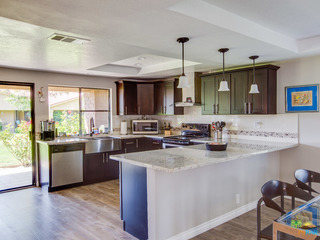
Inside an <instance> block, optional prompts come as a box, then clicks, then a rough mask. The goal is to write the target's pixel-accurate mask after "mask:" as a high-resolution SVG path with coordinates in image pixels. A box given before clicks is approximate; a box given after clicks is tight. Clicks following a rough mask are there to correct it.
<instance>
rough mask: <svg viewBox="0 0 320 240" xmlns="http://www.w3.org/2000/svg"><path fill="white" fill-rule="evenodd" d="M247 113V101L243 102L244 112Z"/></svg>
mask: <svg viewBox="0 0 320 240" xmlns="http://www.w3.org/2000/svg"><path fill="white" fill-rule="evenodd" d="M247 113H248V103H247V102H245V103H244V114H247Z"/></svg>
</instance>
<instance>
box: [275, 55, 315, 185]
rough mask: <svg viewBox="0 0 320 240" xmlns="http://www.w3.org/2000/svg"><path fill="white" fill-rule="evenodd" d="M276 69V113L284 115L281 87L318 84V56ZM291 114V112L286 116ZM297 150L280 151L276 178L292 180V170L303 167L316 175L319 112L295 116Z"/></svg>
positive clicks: (283, 93)
mask: <svg viewBox="0 0 320 240" xmlns="http://www.w3.org/2000/svg"><path fill="white" fill-rule="evenodd" d="M277 65H278V66H280V69H279V70H278V86H277V87H278V94H277V96H278V106H277V111H278V113H284V112H285V87H286V86H295V85H305V84H315V83H317V84H319V82H320V68H319V66H320V56H315V57H309V58H303V59H297V60H294V61H288V62H284V63H280V64H277ZM287 114H291V113H287ZM298 121H299V143H300V146H299V147H298V148H294V149H290V150H285V151H281V153H280V159H281V161H280V166H281V167H280V169H281V172H280V178H281V179H282V180H284V181H288V182H293V181H294V175H293V174H294V171H295V170H296V169H298V168H306V169H310V170H314V171H318V172H320V127H319V124H320V113H319V112H316V113H299V114H298Z"/></svg>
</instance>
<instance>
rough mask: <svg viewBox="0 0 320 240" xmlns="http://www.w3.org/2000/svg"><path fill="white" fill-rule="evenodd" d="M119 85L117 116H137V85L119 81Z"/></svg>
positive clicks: (117, 83)
mask: <svg viewBox="0 0 320 240" xmlns="http://www.w3.org/2000/svg"><path fill="white" fill-rule="evenodd" d="M116 85H117V98H118V99H117V114H118V115H136V114H138V107H137V84H136V83H133V82H125V81H119V82H116Z"/></svg>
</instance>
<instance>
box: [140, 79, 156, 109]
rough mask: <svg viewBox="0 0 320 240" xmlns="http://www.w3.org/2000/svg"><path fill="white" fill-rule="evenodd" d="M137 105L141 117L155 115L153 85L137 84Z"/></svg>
mask: <svg viewBox="0 0 320 240" xmlns="http://www.w3.org/2000/svg"><path fill="white" fill-rule="evenodd" d="M137 105H138V114H139V115H147V114H148V115H152V114H154V85H153V84H137Z"/></svg>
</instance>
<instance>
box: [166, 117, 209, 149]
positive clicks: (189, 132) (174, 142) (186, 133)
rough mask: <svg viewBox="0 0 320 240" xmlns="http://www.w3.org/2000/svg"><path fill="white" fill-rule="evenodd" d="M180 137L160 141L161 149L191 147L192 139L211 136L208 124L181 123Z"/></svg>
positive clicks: (170, 137)
mask: <svg viewBox="0 0 320 240" xmlns="http://www.w3.org/2000/svg"><path fill="white" fill-rule="evenodd" d="M181 126H182V129H181V135H179V136H169V137H164V138H163V139H162V148H174V147H175V148H176V147H184V146H188V145H193V144H194V143H193V142H191V140H192V139H196V138H204V137H210V136H211V130H210V124H199V123H182V125H181Z"/></svg>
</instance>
